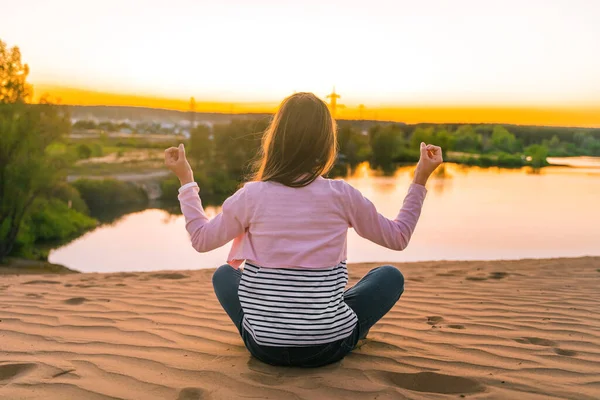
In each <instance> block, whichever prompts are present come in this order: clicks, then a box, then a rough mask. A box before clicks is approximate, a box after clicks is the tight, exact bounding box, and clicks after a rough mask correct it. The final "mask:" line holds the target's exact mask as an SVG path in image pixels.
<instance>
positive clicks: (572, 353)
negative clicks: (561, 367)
mask: <svg viewBox="0 0 600 400" xmlns="http://www.w3.org/2000/svg"><path fill="white" fill-rule="evenodd" d="M554 352H555V353H556V354H558V355H559V356H569V357H573V356H576V355H577V352H576V351H574V350H564V349H559V348H555V349H554Z"/></svg>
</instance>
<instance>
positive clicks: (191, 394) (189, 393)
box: [177, 387, 208, 400]
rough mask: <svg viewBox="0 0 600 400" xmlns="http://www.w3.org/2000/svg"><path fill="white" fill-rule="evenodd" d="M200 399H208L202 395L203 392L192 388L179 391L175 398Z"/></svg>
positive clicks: (185, 399)
mask: <svg viewBox="0 0 600 400" xmlns="http://www.w3.org/2000/svg"><path fill="white" fill-rule="evenodd" d="M202 399H208V397H206V396H205V395H204V392H203V390H202V389H199V388H194V387H188V388H183V389H181V391H180V392H179V396H178V397H177V400H202Z"/></svg>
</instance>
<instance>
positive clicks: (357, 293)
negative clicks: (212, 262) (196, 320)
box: [212, 264, 404, 367]
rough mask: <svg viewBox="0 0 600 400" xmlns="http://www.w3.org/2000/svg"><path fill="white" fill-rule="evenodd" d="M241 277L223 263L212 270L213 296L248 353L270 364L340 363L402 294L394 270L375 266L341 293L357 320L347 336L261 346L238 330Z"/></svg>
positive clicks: (398, 274)
mask: <svg viewBox="0 0 600 400" xmlns="http://www.w3.org/2000/svg"><path fill="white" fill-rule="evenodd" d="M241 277H242V272H241V271H240V270H237V269H234V268H233V267H231V266H230V265H227V264H225V265H222V266H221V267H219V268H218V269H217V270H216V271H215V273H214V275H213V279H212V280H213V287H214V289H215V294H216V295H217V299H219V302H220V303H221V306H223V308H224V309H225V312H227V314H228V315H229V318H231V320H232V321H233V323H234V324H235V326H236V327H237V328H238V331H239V332H240V335H241V336H242V339H243V340H244V344H245V345H246V348H247V349H248V351H250V354H252V355H253V356H254V357H256V358H258V359H259V360H261V361H263V362H265V363H267V364H271V365H285V366H296V367H319V366H322V365H327V364H331V363H333V362H336V361H339V360H341V359H342V358H344V357H345V356H346V355H347V354H348V353H350V352H351V351H352V349H354V347H355V346H356V344H357V343H358V341H359V340H360V339H363V338H365V337H366V336H367V333H368V332H369V329H371V327H372V326H373V325H375V323H376V322H377V321H379V320H380V319H381V318H382V317H383V316H384V315H385V314H387V312H388V311H390V310H391V308H392V307H393V306H394V304H396V302H397V301H398V299H399V298H400V296H401V295H402V292H403V291H404V276H402V273H401V272H400V271H399V270H398V269H397V268H396V267H393V266H391V265H384V266H382V267H377V268H375V269H372V270H371V271H369V273H368V274H367V275H365V276H364V277H363V278H362V279H361V280H360V281H359V282H358V283H357V284H356V285H354V286H353V287H351V288H350V289H348V290H346V291H345V292H344V301H345V302H346V304H348V306H350V308H352V310H354V312H355V313H356V316H357V317H358V325H357V327H356V328H355V329H354V331H353V332H352V334H351V335H350V336H349V337H347V338H345V339H341V340H338V341H335V342H331V343H326V344H322V345H317V346H308V347H277V346H263V345H259V344H258V343H256V342H255V341H254V339H253V338H252V335H250V333H248V332H246V330H245V329H244V328H243V327H242V319H243V317H244V311H243V310H242V306H241V304H240V299H239V297H238V286H239V284H240V279H241Z"/></svg>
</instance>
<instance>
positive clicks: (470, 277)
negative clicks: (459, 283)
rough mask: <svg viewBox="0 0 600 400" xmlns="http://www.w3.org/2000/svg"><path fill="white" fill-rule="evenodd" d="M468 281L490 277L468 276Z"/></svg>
mask: <svg viewBox="0 0 600 400" xmlns="http://www.w3.org/2000/svg"><path fill="white" fill-rule="evenodd" d="M465 279H466V280H468V281H487V280H488V278H487V277H486V276H467V277H466V278H465Z"/></svg>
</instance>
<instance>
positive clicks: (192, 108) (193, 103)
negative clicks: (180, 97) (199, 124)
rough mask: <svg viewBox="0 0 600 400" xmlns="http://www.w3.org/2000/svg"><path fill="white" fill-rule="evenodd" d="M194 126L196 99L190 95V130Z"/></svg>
mask: <svg viewBox="0 0 600 400" xmlns="http://www.w3.org/2000/svg"><path fill="white" fill-rule="evenodd" d="M195 127H196V99H194V98H193V97H190V130H192V129H194V128H195Z"/></svg>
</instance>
